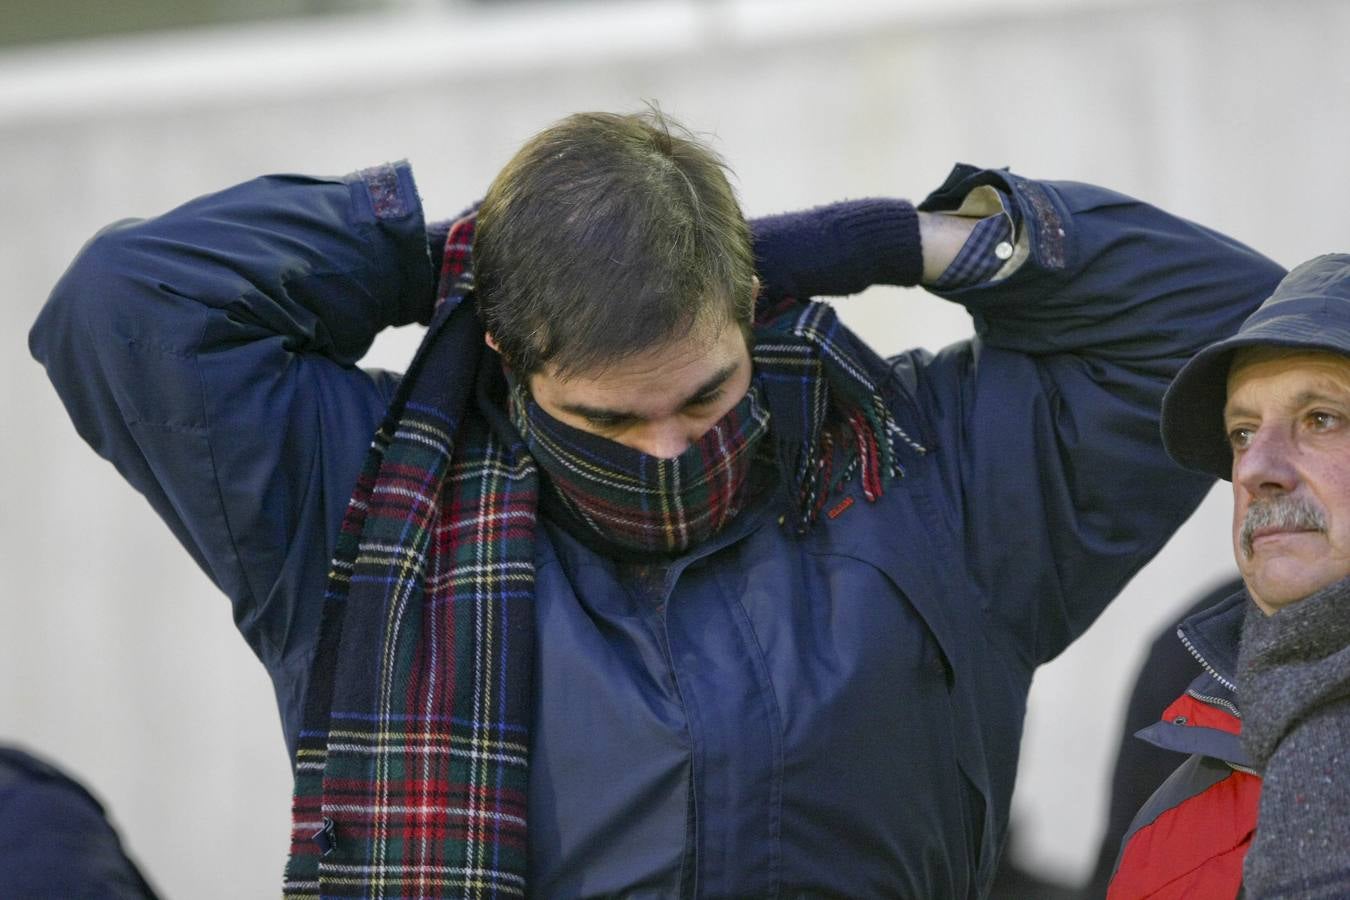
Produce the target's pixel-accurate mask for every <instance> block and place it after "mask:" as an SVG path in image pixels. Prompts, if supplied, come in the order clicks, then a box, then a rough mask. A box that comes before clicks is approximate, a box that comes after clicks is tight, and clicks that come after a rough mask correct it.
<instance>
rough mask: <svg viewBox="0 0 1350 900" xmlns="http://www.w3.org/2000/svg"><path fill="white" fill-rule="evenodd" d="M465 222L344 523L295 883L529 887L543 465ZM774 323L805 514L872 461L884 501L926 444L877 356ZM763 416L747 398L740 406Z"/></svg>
mask: <svg viewBox="0 0 1350 900" xmlns="http://www.w3.org/2000/svg"><path fill="white" fill-rule="evenodd" d="M472 234H473V218H472V217H471V216H469V217H466V218H464V219H462V220H460V221H459V222H457V223H456V224H455V225H454V226H453V227H452V228H451V230H450V233H449V235H448V237H447V240H446V252H445V257H444V263H443V269H442V274H441V286H440V288H439V290H438V298H439V301H438V308H437V310H436V313H435V315H434V316H433V318H432V321H431V325H430V327H429V329H428V332H427V335H426V337H425V338H424V340H423V342H422V346H421V347H420V348H419V349H418V352H417V355H416V356H415V357H414V359H413V362H412V364H411V366H410V367H409V369H408V372H407V373H406V374H405V376H404V378H403V381H402V383H401V385H400V387H399V390H398V392H397V394H396V395H395V398H394V400H393V402H392V403H391V404H390V408H389V411H388V413H387V414H386V417H385V420H384V422H383V424H382V425H381V426H380V429H379V431H378V432H377V433H376V435H375V438H374V441H373V442H372V445H371V449H370V453H369V454H368V456H367V459H366V463H365V465H364V467H363V469H362V472H361V475H360V478H359V479H358V482H357V485H356V488H355V490H354V492H353V495H352V499H351V502H350V503H349V505H348V508H347V512H346V516H345V518H344V520H343V524H342V529H341V533H340V535H339V538H338V543H337V551H336V553H335V556H334V560H333V565H332V568H331V571H330V574H329V580H328V588H327V592H326V594H325V598H324V616H323V623H322V626H321V631H320V640H319V646H318V650H317V652H316V658H315V662H314V669H313V673H312V675H311V680H310V687H309V694H308V696H307V697H306V708H305V716H304V723H303V726H302V729H301V733H300V739H299V743H298V748H297V753H296V760H295V795H294V800H293V804H292V831H291V853H290V858H289V860H288V862H287V867H286V877H285V883H284V893H285V895H286V896H288V897H297V898H298V897H314V898H317V897H320V896H323V897H372V898H373V897H380V898H394V897H497V896H523V895H524V894H525V893H526V890H527V884H526V865H527V858H526V847H527V844H526V841H527V829H526V809H527V798H526V791H527V786H528V775H529V763H528V748H529V730H528V729H529V716H530V698H531V686H530V676H531V667H532V659H533V641H534V633H533V629H534V618H533V615H534V614H533V600H534V550H535V525H536V515H537V510H538V507H539V499H540V496H539V483H540V479H539V477H538V470H537V468H536V464H535V461H534V459H533V458H532V456H531V454H530V453H529V452H528V450H527V448H526V446H525V445H524V443H523V441H522V440H521V439H520V437H519V434H518V433H517V432H516V430H515V429H514V428H513V427H512V425H511V422H510V420H509V418H508V417H507V413H506V410H505V407H506V405H507V404H506V402H505V400H506V396H507V388H506V386H505V381H504V377H503V375H502V371H501V365H500V362H499V360H498V358H497V357H496V355H495V354H491V353H489V352H487V351H486V350H485V349H484V345H483V333H482V328H481V326H480V324H479V322H478V319H477V316H476V314H475V311H474V308H473V303H472V296H471V288H472V279H471V274H470V269H469V265H470V259H469V253H470V247H471V246H472ZM765 318H766V320H767V324H766V325H765V326H764V327H763V329H762V333H763V338H764V339H763V340H761V341H760V342H759V343H758V344H757V346H756V361H757V363H758V364H759V365H760V366H761V367H762V368H763V369H764V374H763V375H762V376H761V378H760V383H761V384H762V385H763V386H764V391H765V393H766V395H770V396H772V395H774V394H777V395H778V396H779V397H780V398H781V399H777V400H774V401H772V402H771V404H770V405H771V407H772V408H773V410H774V412H773V416H774V418H775V423H776V424H775V428H774V432H775V434H777V435H781V436H780V437H776V438H775V440H774V447H775V451H776V453H777V457H778V460H777V461H778V464H779V466H780V471H781V472H783V473H793V474H794V475H795V477H796V481H797V484H798V486H799V490H798V497H799V500H800V502H801V505H802V511H801V513H800V515H799V517H798V526H799V527H801V528H806V527H809V525H810V523H811V522H813V521H814V520H815V517H816V515H817V514H818V513H819V511H820V507H821V505H822V504H823V502H824V494H825V493H826V492H827V491H828V490H829V487H830V485H837V484H839V483H840V482H841V481H842V479H843V478H845V477H851V475H852V473H854V472H859V473H861V477H862V480H863V484H864V490H865V492H866V494H867V496H868V497H869V499H875V497H876V496H879V494H880V491H881V487H882V483H883V482H884V481H885V480H886V479H887V478H889V477H891V476H896V475H900V474H903V470H901V469H900V467H899V465H898V463H897V462H896V460H895V449H894V444H895V442H896V441H901V440H903V441H905V442H907V443H908V444H909V445H910V446H911V447H913V448H914V449H916V450H917V451H919V452H922V449H923V448H922V447H920V446H919V445H918V444H917V443H915V442H914V441H912V440H911V439H910V438H909V436H908V435H906V434H905V433H904V432H903V430H901V429H900V428H899V426H898V425H897V424H896V423H895V421H894V420H893V419H892V418H891V416H890V413H889V411H888V409H887V406H886V403H885V401H884V399H883V398H882V396H881V391H880V387H879V386H880V385H881V384H882V383H883V381H882V379H883V378H884V377H885V375H884V371H885V370H884V364H883V363H881V361H880V360H879V359H877V358H876V357H875V356H874V355H872V354H871V352H870V351H868V350H866V348H865V347H864V346H863V345H862V344H861V343H860V342H858V341H857V339H856V338H855V337H854V336H853V335H852V333H851V332H849V331H848V330H847V329H845V328H843V326H842V325H840V324H839V322H838V320H837V319H836V318H835V316H834V312H833V310H832V309H831V308H830V307H828V306H825V305H824V304H818V303H813V304H807V305H804V306H803V305H800V304H795V303H787V304H785V305H784V306H783V307H781V308H780V309H778V310H775V311H774V313H773V314H772V315H770V316H766V317H765ZM747 400H748V398H747ZM831 411H833V412H834V413H836V414H837V415H835V416H830V415H829V413H830V412H831ZM762 415H763V414H762V412H761V411H753V410H751V409H750V407H749V406H747V410H746V416H747V421H760V419H761V416H762ZM827 419H831V420H833V421H832V422H831V423H830V424H827V425H826V426H824V427H821V423H824V422H826V421H827ZM761 426H762V423H761ZM741 430H742V429H739V428H738V429H737V431H738V433H739V432H740V431H741ZM752 430H753V429H752ZM751 443H753V442H752V441H750V440H749V432H747V433H746V438H745V447H746V449H743V450H742V451H741V452H740V453H739V454H738V455H740V456H748V454H749V449H748V447H749V445H750V444H751ZM836 458H838V459H839V460H847V461H846V462H843V463H842V464H839V463H837V462H836ZM831 473H834V474H831Z"/></svg>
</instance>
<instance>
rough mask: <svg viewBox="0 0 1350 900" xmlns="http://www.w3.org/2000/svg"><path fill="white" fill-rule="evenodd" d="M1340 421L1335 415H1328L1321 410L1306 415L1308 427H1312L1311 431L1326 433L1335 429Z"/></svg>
mask: <svg viewBox="0 0 1350 900" xmlns="http://www.w3.org/2000/svg"><path fill="white" fill-rule="evenodd" d="M1340 420H1341V419H1340V416H1338V415H1336V414H1335V413H1329V412H1325V411H1323V410H1317V411H1316V412H1310V413H1308V425H1310V426H1311V427H1312V430H1313V431H1327V430H1329V429H1332V428H1335V427H1336V425H1337V424H1338V423H1339V422H1340Z"/></svg>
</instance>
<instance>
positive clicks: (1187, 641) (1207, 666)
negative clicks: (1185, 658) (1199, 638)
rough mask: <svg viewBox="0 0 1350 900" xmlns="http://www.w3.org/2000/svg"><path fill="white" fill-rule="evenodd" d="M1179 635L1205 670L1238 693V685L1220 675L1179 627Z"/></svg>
mask: <svg viewBox="0 0 1350 900" xmlns="http://www.w3.org/2000/svg"><path fill="white" fill-rule="evenodd" d="M1177 637H1179V638H1181V643H1183V644H1185V645H1186V649H1187V650H1189V651H1190V652H1191V656H1194V657H1195V658H1196V660H1197V661H1198V662H1199V663H1200V665H1201V666H1203V667H1204V669H1205V671H1206V672H1208V673H1209V674H1210V675H1213V676H1214V680H1215V681H1217V682H1218V683H1219V684H1221V685H1223V686H1224V687H1226V688H1228V689H1229V690H1230V691H1232V692H1233V693H1234V694H1236V693H1237V685H1235V684H1233V682H1231V681H1229V680H1228V679H1227V678H1224V677H1223V676H1222V675H1220V674H1219V673H1218V671H1217V670H1215V668H1214V667H1213V666H1211V665H1210V664H1209V663H1208V662H1207V661H1206V660H1205V658H1204V657H1203V656H1201V655H1200V651H1199V650H1197V649H1195V645H1194V644H1192V643H1191V641H1190V638H1188V637H1186V632H1184V631H1182V630H1181V629H1180V628H1178V629H1177Z"/></svg>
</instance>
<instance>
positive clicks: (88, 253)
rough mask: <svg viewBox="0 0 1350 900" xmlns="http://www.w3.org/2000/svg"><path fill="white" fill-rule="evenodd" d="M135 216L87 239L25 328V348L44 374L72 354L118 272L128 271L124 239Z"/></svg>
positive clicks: (131, 230)
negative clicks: (26, 339) (28, 327)
mask: <svg viewBox="0 0 1350 900" xmlns="http://www.w3.org/2000/svg"><path fill="white" fill-rule="evenodd" d="M140 221H141V220H138V219H123V220H121V221H118V222H114V223H113V224H111V225H109V226H107V227H106V228H104V229H102V230H101V231H99V232H98V233H96V234H95V235H94V236H93V237H92V238H90V239H89V240H88V241H87V242H86V243H85V245H84V246H83V247H81V248H80V251H79V252H78V253H77V254H76V255H75V259H74V260H73V261H72V262H71V264H70V266H69V267H67V268H66V271H65V272H64V273H63V274H62V275H61V277H60V279H58V280H57V282H56V285H55V287H53V288H52V292H51V294H50V295H48V297H47V302H46V303H44V304H43V306H42V309H41V311H40V312H39V313H38V317H37V320H36V321H35V322H34V323H33V327H32V328H31V329H30V330H29V332H28V352H29V353H31V354H32V355H33V358H34V359H36V360H37V361H38V362H39V363H41V364H42V365H43V366H44V367H46V368H47V370H48V371H49V372H50V371H51V370H52V364H53V362H54V361H55V360H56V359H57V357H59V356H60V355H61V354H63V353H69V352H77V351H78V349H79V347H78V343H79V341H80V335H81V334H83V333H87V332H86V330H85V328H84V325H85V324H86V323H87V322H88V319H89V317H90V316H91V315H95V314H97V313H98V311H99V310H101V309H103V308H104V307H106V305H107V301H108V299H109V297H111V296H115V295H116V294H117V291H116V289H115V287H114V285H115V284H116V282H117V280H118V278H119V275H121V274H124V273H127V272H129V271H132V270H133V269H132V265H131V263H130V262H129V260H128V257H129V255H130V253H131V250H130V248H129V246H128V238H129V237H131V236H132V235H134V234H135V229H134V226H135V225H136V224H137V223H138V222H140Z"/></svg>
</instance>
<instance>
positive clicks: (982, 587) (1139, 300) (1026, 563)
mask: <svg viewBox="0 0 1350 900" xmlns="http://www.w3.org/2000/svg"><path fill="white" fill-rule="evenodd" d="M986 187H988V188H993V189H995V190H997V191H999V192H1000V194H1001V195H1002V196H1003V197H1005V198H1007V200H1008V203H1009V208H1010V209H1011V210H1012V212H1013V213H1014V214H1015V219H1016V229H1015V234H1014V235H1013V240H1012V241H1011V244H1012V246H1011V247H1008V248H1005V249H1004V250H1003V254H1005V255H1006V256H1007V260H1006V263H1005V269H1004V270H1003V271H1000V272H999V273H997V274H996V275H995V277H994V278H993V279H992V280H990V281H987V282H984V283H979V284H975V285H972V286H969V287H959V288H954V289H950V290H939V291H938V293H939V294H940V295H941V296H944V297H946V298H947V299H950V300H953V301H955V302H958V303H961V304H962V305H963V306H965V307H966V308H967V309H968V310H969V311H970V313H971V315H972V317H973V319H974V322H975V329H976V334H977V337H976V338H975V339H974V340H972V341H968V342H963V343H961V344H958V345H955V346H953V347H950V348H947V349H946V350H944V351H943V352H941V353H940V354H938V355H937V356H936V357H935V358H931V359H930V358H928V357H926V355H924V354H921V353H916V354H908V355H906V356H905V357H902V358H900V359H898V360H897V361H896V364H897V366H898V367H899V368H901V369H902V370H906V371H909V372H917V373H919V377H918V379H917V383H918V390H920V391H921V392H923V394H924V396H925V399H926V403H925V406H926V408H927V409H928V410H930V417H931V426H932V429H933V433H934V436H935V439H936V441H937V443H938V444H939V453H938V456H937V457H936V459H937V463H938V464H939V465H940V466H942V467H943V471H944V477H945V478H946V481H947V485H948V491H947V493H948V494H949V495H950V496H952V497H955V498H957V501H956V505H955V507H954V508H952V509H951V516H952V518H951V520H950V521H951V524H952V527H953V528H954V529H955V530H956V531H957V532H958V540H960V541H961V542H962V543H963V544H964V546H965V547H966V553H967V566H966V569H967V573H968V577H969V578H970V579H971V581H972V584H971V585H970V588H971V590H970V593H971V594H973V595H975V596H978V597H980V598H981V599H982V604H983V608H984V609H985V611H986V612H987V613H988V614H989V615H990V617H991V620H992V622H994V623H999V624H1000V625H1001V626H1003V627H1002V628H1001V629H1000V628H991V632H1001V633H1002V634H1004V635H1005V636H1006V637H1007V638H1008V640H1009V643H1010V648H1011V650H1012V651H1013V652H1014V653H1015V654H1017V655H1018V656H1020V657H1021V659H1022V660H1023V662H1024V663H1025V664H1026V665H1027V667H1028V669H1029V668H1030V667H1031V666H1034V665H1035V664H1036V663H1039V662H1043V661H1045V660H1047V659H1049V658H1051V657H1053V656H1054V655H1055V654H1057V653H1058V652H1059V651H1060V650H1062V649H1063V648H1064V646H1065V645H1066V644H1067V643H1068V642H1069V641H1070V640H1072V639H1073V638H1074V637H1075V636H1077V635H1078V634H1080V633H1081V632H1082V631H1083V630H1084V629H1085V628H1086V627H1087V626H1088V625H1089V624H1090V623H1091V622H1092V621H1093V619H1095V618H1096V616H1097V615H1098V614H1099V613H1100V612H1101V610H1102V609H1103V608H1104V607H1105V605H1106V603H1107V602H1109V601H1110V600H1111V599H1112V598H1113V597H1114V596H1115V595H1116V594H1117V593H1118V592H1119V591H1120V589H1121V588H1122V587H1123V586H1124V584H1125V582H1126V581H1127V580H1128V579H1129V577H1130V576H1132V575H1133V574H1134V572H1136V571H1137V570H1138V569H1139V568H1140V567H1141V566H1142V565H1143V564H1144V563H1145V562H1147V561H1148V559H1149V558H1151V557H1152V555H1153V554H1154V553H1155V552H1156V551H1157V550H1158V549H1159V548H1160V547H1161V546H1162V544H1163V543H1164V542H1165V541H1166V540H1167V538H1169V537H1170V536H1171V534H1172V532H1173V531H1174V530H1175V529H1176V528H1177V527H1178V526H1179V525H1180V524H1181V523H1182V522H1183V521H1184V520H1185V518H1186V517H1187V516H1188V515H1189V514H1190V513H1191V512H1192V511H1193V509H1194V508H1195V506H1196V505H1197V504H1198V503H1199V501H1200V499H1201V498H1202V497H1203V496H1204V493H1205V491H1206V490H1207V489H1208V487H1209V485H1210V484H1211V480H1210V479H1206V478H1202V477H1199V476H1196V475H1194V474H1192V473H1186V472H1183V471H1182V470H1180V469H1179V468H1177V467H1176V466H1174V465H1173V464H1172V463H1171V462H1170V461H1169V460H1168V458H1167V456H1166V454H1165V453H1164V452H1163V449H1162V445H1161V441H1160V439H1159V435H1158V415H1159V407H1160V403H1161V398H1162V394H1163V392H1164V390H1165V389H1166V387H1167V385H1168V383H1169V382H1170V380H1171V378H1172V376H1173V375H1174V374H1175V372H1176V371H1177V369H1178V368H1179V367H1180V366H1181V364H1182V363H1184V362H1185V360H1186V359H1188V358H1189V357H1190V355H1191V354H1193V353H1194V352H1195V351H1196V350H1197V349H1199V348H1200V347H1201V346H1204V345H1205V344H1208V343H1209V342H1211V341H1213V340H1215V339H1216V338H1219V337H1221V336H1223V335H1225V334H1228V333H1231V332H1232V331H1233V330H1234V329H1236V327H1237V325H1238V324H1239V323H1240V322H1241V321H1242V320H1243V318H1245V317H1246V316H1247V315H1248V314H1249V313H1250V312H1251V311H1252V310H1253V309H1255V307H1256V306H1257V305H1258V304H1259V303H1260V301H1261V300H1262V299H1263V298H1264V297H1266V296H1268V295H1269V293H1270V291H1271V289H1272V288H1273V287H1274V285H1275V284H1276V282H1277V281H1278V280H1279V279H1280V277H1281V276H1282V275H1283V270H1282V269H1281V268H1280V267H1279V266H1277V265H1276V264H1274V263H1272V262H1271V261H1270V260H1268V259H1266V258H1265V257H1263V256H1261V255H1259V254H1257V253H1255V252H1253V251H1252V250H1250V249H1248V248H1246V247H1244V246H1242V245H1240V244H1238V243H1236V242H1235V241H1232V240H1230V239H1228V238H1226V237H1224V236H1223V235H1220V234H1217V233H1216V232H1213V231H1211V230H1209V229H1206V228H1202V227H1200V226H1198V225H1195V224H1193V223H1190V222H1187V221H1185V220H1183V219H1180V218H1177V217H1175V216H1172V215H1169V214H1167V213H1165V212H1163V211H1161V210H1159V209H1157V208H1155V207H1152V206H1150V205H1148V204H1146V203H1141V202H1139V201H1137V200H1133V199H1131V198H1128V197H1125V196H1123V195H1121V194H1117V193H1114V192H1112V191H1107V190H1104V189H1101V188H1097V187H1093V186H1090V185H1083V184H1073V183H1053V182H1036V181H1031V180H1028V179H1024V178H1021V177H1019V176H1016V175H1013V174H1011V173H1008V172H1006V171H1003V170H985V171H979V170H975V169H971V168H969V167H958V168H957V170H956V171H955V172H954V173H953V175H952V177H951V178H950V179H948V181H947V183H946V184H944V185H943V186H942V187H941V188H939V190H938V191H937V192H935V193H934V194H933V195H931V196H930V197H929V198H928V200H926V201H925V202H924V203H923V204H922V205H921V209H924V210H928V211H934V212H937V211H943V210H951V209H956V208H959V207H960V206H961V205H962V204H964V203H966V201H967V198H968V197H969V196H970V195H971V194H972V193H973V192H974V191H976V190H977V189H981V188H986ZM1009 251H1011V252H1009Z"/></svg>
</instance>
